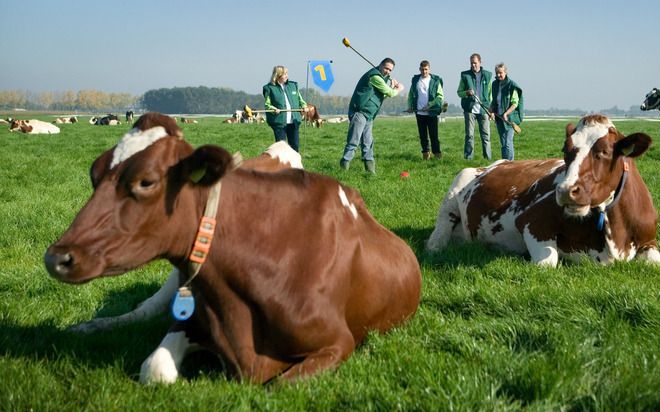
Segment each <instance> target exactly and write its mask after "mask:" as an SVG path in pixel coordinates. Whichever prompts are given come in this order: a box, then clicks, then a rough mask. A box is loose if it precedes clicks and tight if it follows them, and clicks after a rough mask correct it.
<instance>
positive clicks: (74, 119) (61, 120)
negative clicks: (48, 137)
mask: <svg viewBox="0 0 660 412" xmlns="http://www.w3.org/2000/svg"><path fill="white" fill-rule="evenodd" d="M64 123H78V118H77V117H76V116H71V117H58V118H56V119H55V120H53V124H64Z"/></svg>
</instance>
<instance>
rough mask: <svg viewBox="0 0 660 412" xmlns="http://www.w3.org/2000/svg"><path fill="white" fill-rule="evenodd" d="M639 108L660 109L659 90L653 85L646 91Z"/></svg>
mask: <svg viewBox="0 0 660 412" xmlns="http://www.w3.org/2000/svg"><path fill="white" fill-rule="evenodd" d="M639 108H640V109H641V110H653V109H658V110H660V90H658V89H656V88H655V87H654V88H653V90H651V91H650V92H648V93H647V94H646V97H645V98H644V102H642V105H641V106H640V107H639Z"/></svg>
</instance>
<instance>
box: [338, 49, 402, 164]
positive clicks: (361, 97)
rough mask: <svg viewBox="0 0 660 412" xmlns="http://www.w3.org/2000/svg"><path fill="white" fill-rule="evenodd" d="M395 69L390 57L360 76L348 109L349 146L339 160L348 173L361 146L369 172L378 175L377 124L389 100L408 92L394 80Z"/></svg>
mask: <svg viewBox="0 0 660 412" xmlns="http://www.w3.org/2000/svg"><path fill="white" fill-rule="evenodd" d="M347 42H348V40H347V39H344V45H346V47H349V45H347ZM351 48H352V47H351ZM356 52H357V51H356ZM360 56H362V55H360ZM363 58H364V57H363ZM365 60H366V59H365ZM367 61H368V60H367ZM370 64H371V63H370ZM392 70H394V60H392V59H391V58H389V57H387V58H385V59H383V61H381V62H380V64H379V65H378V67H375V66H373V65H372V68H371V69H369V71H367V72H366V73H365V74H363V75H362V77H360V80H358V82H357V85H356V86H355V91H354V92H353V96H352V97H351V101H350V103H349V106H348V118H349V120H350V123H349V127H348V135H347V136H346V146H345V147H344V154H343V156H342V158H341V160H340V161H339V166H340V167H341V168H342V169H344V170H348V169H349V167H350V163H351V160H353V157H354V156H355V151H356V149H357V147H358V145H359V146H360V149H361V151H362V161H363V162H364V168H365V170H366V171H368V172H370V173H373V174H375V173H376V161H375V160H374V139H373V135H372V126H373V121H374V119H375V118H376V115H377V114H378V111H379V110H380V107H381V106H382V104H383V101H384V100H385V98H386V97H393V96H396V95H397V94H399V93H400V92H402V91H403V89H404V87H403V84H401V83H399V82H398V81H396V80H395V79H394V78H391V77H390V73H391V72H392ZM388 83H389V84H388Z"/></svg>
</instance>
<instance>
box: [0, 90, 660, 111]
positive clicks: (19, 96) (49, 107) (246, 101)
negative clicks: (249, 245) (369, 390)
mask: <svg viewBox="0 0 660 412" xmlns="http://www.w3.org/2000/svg"><path fill="white" fill-rule="evenodd" d="M301 93H302V95H303V98H304V99H305V100H306V101H307V102H308V103H310V104H314V105H315V106H317V107H318V109H319V112H320V113H321V115H323V116H327V115H346V114H347V112H348V103H349V101H350V96H331V95H325V94H321V93H320V92H319V91H318V90H316V89H312V88H302V89H301ZM246 105H248V106H250V107H251V108H252V109H263V105H264V98H263V96H262V95H261V94H248V93H245V92H243V91H236V90H232V89H229V88H226V87H205V86H198V87H174V88H161V89H156V90H149V91H147V92H146V93H144V94H143V95H142V96H134V95H131V94H129V93H105V92H102V91H98V90H80V91H77V92H74V91H70V90H69V91H64V92H43V93H36V94H35V93H30V92H27V91H22V90H4V91H3V90H0V110H13V109H15V108H21V109H26V110H37V111H39V110H41V111H60V112H90V113H103V112H107V113H112V112H119V113H123V112H124V111H126V110H129V109H130V110H134V111H138V112H139V111H157V112H161V113H167V114H231V113H234V111H235V110H242V109H243V108H244V107H245V106H246ZM406 107H407V93H404V94H403V95H400V96H396V97H393V98H391V99H385V102H384V103H383V107H382V109H381V114H386V115H398V114H402V113H403V112H404V111H405V110H406ZM525 112H526V115H527V116H575V117H579V116H582V115H584V114H586V113H587V112H586V111H584V110H581V109H559V108H550V109H541V110H530V109H527V110H526V111H525ZM600 113H603V114H605V115H608V116H617V117H619V116H621V117H624V116H635V117H640V116H647V117H658V116H659V113H658V111H650V112H642V111H641V110H640V109H639V106H631V107H630V108H629V110H625V109H620V108H618V107H616V106H614V107H612V108H609V109H602V110H600ZM461 114H462V110H461V108H460V106H458V105H454V104H450V105H449V109H448V110H447V113H446V115H448V116H460V115H461Z"/></svg>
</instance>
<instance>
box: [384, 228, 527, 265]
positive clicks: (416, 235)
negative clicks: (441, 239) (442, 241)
mask: <svg viewBox="0 0 660 412" xmlns="http://www.w3.org/2000/svg"><path fill="white" fill-rule="evenodd" d="M392 231H393V232H394V233H395V234H396V235H397V236H399V237H400V238H402V239H403V240H404V241H405V242H406V243H408V245H409V246H410V247H411V248H412V250H413V252H415V255H416V256H417V260H418V261H419V264H420V265H429V266H431V267H444V268H457V267H459V266H462V267H465V266H472V267H478V268H483V267H484V266H486V265H488V264H489V263H491V262H492V261H494V260H496V259H498V258H501V257H506V256H511V257H514V258H516V259H520V260H521V261H529V257H527V256H521V255H517V254H514V253H508V252H505V251H501V250H498V249H496V248H494V247H491V246H489V245H486V244H484V243H480V242H462V243H450V244H449V245H448V246H447V248H446V249H444V250H442V251H440V252H429V251H427V250H426V246H425V243H426V240H427V239H428V238H429V236H431V232H432V231H433V229H432V228H429V229H420V228H411V227H400V228H395V229H392Z"/></svg>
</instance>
